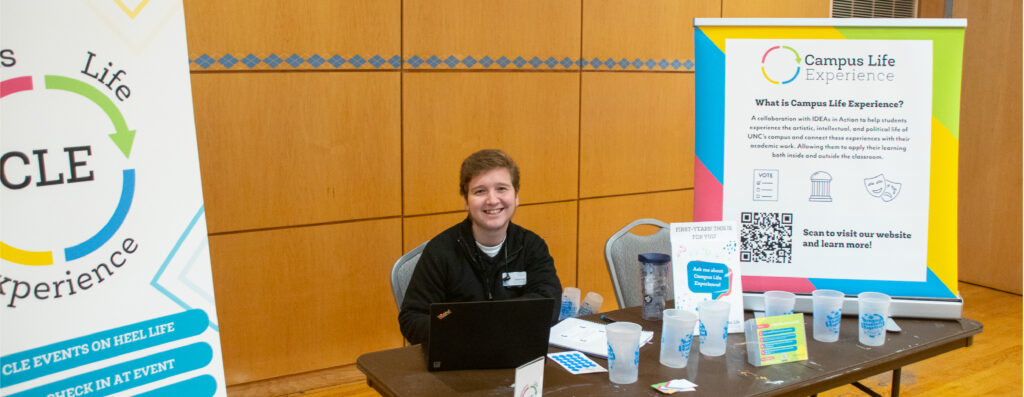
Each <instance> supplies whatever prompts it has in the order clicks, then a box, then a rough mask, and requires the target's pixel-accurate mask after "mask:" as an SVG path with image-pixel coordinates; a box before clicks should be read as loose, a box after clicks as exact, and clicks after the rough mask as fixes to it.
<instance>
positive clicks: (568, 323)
mask: <svg viewBox="0 0 1024 397" xmlns="http://www.w3.org/2000/svg"><path fill="white" fill-rule="evenodd" d="M653 338H654V332H653V331H641V332H640V347H643V345H646V344H648V343H650V342H651V339H653ZM548 343H549V344H551V345H553V346H558V347H561V348H563V349H569V350H578V351H581V352H583V353H586V354H589V355H591V356H595V357H601V358H608V337H607V336H606V335H605V331H604V324H598V323H595V322H593V321H587V320H580V319H578V318H575V317H569V318H567V319H565V320H562V321H561V322H559V323H558V324H555V326H554V327H551V335H550V337H549V338H548Z"/></svg>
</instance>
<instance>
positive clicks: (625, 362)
mask: <svg viewBox="0 0 1024 397" xmlns="http://www.w3.org/2000/svg"><path fill="white" fill-rule="evenodd" d="M642 330H643V328H641V327H640V324H636V323H629V322H621V321H620V322H617V323H612V324H608V325H606V326H605V335H606V336H607V337H608V380H610V381H612V383H619V384H629V383H635V382H636V380H637V377H638V376H639V374H640V331H642Z"/></svg>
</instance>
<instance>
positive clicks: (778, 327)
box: [745, 313, 807, 367]
mask: <svg viewBox="0 0 1024 397" xmlns="http://www.w3.org/2000/svg"><path fill="white" fill-rule="evenodd" d="M745 328H746V329H745V334H746V339H747V362H749V363H750V365H756V366H759V367H760V366H764V365H772V364H781V363H788V362H793V361H801V360H806V359H807V335H806V334H805V333H804V315H803V313H795V314H787V315H784V316H773V317H761V318H752V319H750V320H747V322H746V327H745Z"/></svg>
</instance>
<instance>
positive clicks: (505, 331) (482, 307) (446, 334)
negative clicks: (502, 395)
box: [423, 298, 555, 371]
mask: <svg viewBox="0 0 1024 397" xmlns="http://www.w3.org/2000/svg"><path fill="white" fill-rule="evenodd" d="M554 304H555V300H554V299H551V298H537V299H518V300H505V301H482V302H459V303H433V304H431V305H430V336H429V337H428V339H427V343H426V344H424V345H423V349H424V353H426V358H427V369H428V370H430V371H446V370H453V369H489V368H515V367H518V366H520V365H522V364H525V363H527V362H529V361H530V360H533V359H535V358H537V357H540V356H543V355H545V354H547V351H548V333H549V332H550V331H551V313H552V312H553V311H554Z"/></svg>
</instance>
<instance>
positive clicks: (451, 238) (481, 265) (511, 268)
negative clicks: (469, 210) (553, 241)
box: [398, 217, 562, 344]
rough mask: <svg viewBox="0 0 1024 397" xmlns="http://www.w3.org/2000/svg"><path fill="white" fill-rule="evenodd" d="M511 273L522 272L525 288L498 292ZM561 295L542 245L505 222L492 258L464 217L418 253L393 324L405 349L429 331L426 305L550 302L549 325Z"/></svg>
mask: <svg viewBox="0 0 1024 397" xmlns="http://www.w3.org/2000/svg"><path fill="white" fill-rule="evenodd" d="M511 272H526V284H525V285H523V286H510V287H505V286H503V285H502V276H503V275H504V274H507V273H511ZM561 295H562V283H561V282H560V281H559V280H558V274H556V273H555V261H554V259H552V258H551V254H549V253H548V245H547V244H546V243H545V242H544V239H542V238H540V236H538V235H537V234H535V233H533V232H531V231H529V230H526V229H524V228H522V227H520V226H518V225H516V224H514V223H511V222H509V225H508V231H507V232H506V237H505V243H504V244H502V246H501V250H500V251H499V252H498V254H497V255H495V256H494V258H491V257H489V256H487V254H484V253H483V251H481V250H480V248H479V247H477V245H476V240H474V239H473V229H472V221H471V220H470V219H469V218H468V217H467V218H466V219H465V220H464V221H462V222H461V223H459V224H457V225H455V226H452V227H450V228H448V230H445V231H443V232H441V234H438V235H437V236H436V237H434V238H433V239H431V240H430V242H428V243H427V246H426V247H425V248H424V249H423V254H422V255H421V256H420V259H419V262H417V263H416V270H414V271H413V273H412V279H410V280H409V288H408V289H407V290H406V291H405V298H404V299H403V300H402V309H401V311H399V313H398V324H399V326H400V328H401V330H402V335H403V336H405V339H406V340H408V341H409V343H412V344H416V343H424V342H426V341H427V337H428V336H429V335H428V334H429V331H430V304H431V303H437V302H472V301H483V300H507V299H517V298H555V300H556V302H555V305H554V310H553V312H552V313H551V321H552V324H554V322H556V321H557V320H558V310H559V304H560V303H561V302H558V299H560V298H561Z"/></svg>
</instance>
